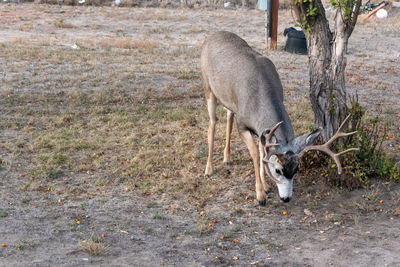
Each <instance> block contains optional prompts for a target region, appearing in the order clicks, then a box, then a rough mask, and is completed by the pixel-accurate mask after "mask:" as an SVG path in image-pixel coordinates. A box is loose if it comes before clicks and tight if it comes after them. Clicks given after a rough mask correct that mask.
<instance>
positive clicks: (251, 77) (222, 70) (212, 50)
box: [201, 31, 356, 206]
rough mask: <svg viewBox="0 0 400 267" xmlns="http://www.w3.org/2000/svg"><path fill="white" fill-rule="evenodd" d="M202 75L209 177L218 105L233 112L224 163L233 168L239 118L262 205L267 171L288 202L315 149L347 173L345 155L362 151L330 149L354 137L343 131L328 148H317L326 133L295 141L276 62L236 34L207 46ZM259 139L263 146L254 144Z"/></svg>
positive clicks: (223, 34)
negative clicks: (303, 159) (303, 162)
mask: <svg viewBox="0 0 400 267" xmlns="http://www.w3.org/2000/svg"><path fill="white" fill-rule="evenodd" d="M201 72H202V78H203V83H204V89H205V96H206V100H207V108H208V114H209V116H210V123H209V128H208V160H207V166H206V170H205V175H206V176H208V177H210V176H211V175H212V174H213V171H214V168H213V162H212V158H213V149H214V134H215V124H216V114H215V111H216V105H217V101H219V102H220V103H221V104H222V105H223V106H224V107H225V109H226V110H227V127H226V145H225V149H224V164H225V165H227V164H230V163H231V158H230V139H231V133H232V123H233V118H234V115H236V122H237V128H238V131H239V134H240V137H241V139H242V140H243V142H244V143H245V144H246V145H247V148H248V150H249V152H250V155H251V157H252V159H253V163H254V169H255V175H256V193H257V200H258V202H259V204H260V205H262V206H264V205H265V203H266V194H267V192H268V186H267V183H266V182H265V171H266V173H267V174H268V176H269V177H270V178H271V179H272V180H273V181H274V182H275V183H276V185H277V187H278V191H279V196H280V198H281V200H282V201H284V202H288V201H289V200H290V199H291V197H292V191H293V177H294V175H295V174H296V173H297V171H298V170H299V167H300V158H301V156H302V155H304V153H306V152H307V151H310V150H320V151H323V152H325V153H327V154H328V155H330V156H331V157H333V159H334V160H335V163H336V165H337V167H338V172H339V173H341V165H340V160H339V156H340V155H342V154H344V153H346V152H349V151H352V150H356V148H351V149H347V150H345V151H343V152H340V153H334V152H333V151H331V150H330V149H329V145H330V144H331V143H332V142H333V141H334V140H335V139H337V138H339V137H342V136H348V135H351V134H354V133H355V132H351V133H343V132H341V129H342V127H343V125H344V124H345V122H346V120H347V119H348V117H347V118H346V120H345V121H344V122H343V123H342V125H341V126H340V127H339V129H338V132H337V133H336V134H335V135H334V136H333V137H332V138H331V139H330V140H329V141H328V142H327V143H325V144H323V145H313V143H314V142H315V140H316V139H317V138H318V136H319V134H320V132H321V130H320V129H317V130H315V131H313V132H311V133H307V134H304V135H302V136H298V137H295V135H294V131H293V127H292V123H291V120H290V118H289V115H288V113H287V111H286V110H285V107H284V105H283V89H282V85H281V81H280V79H279V75H278V72H277V71H276V69H275V66H274V64H273V63H272V62H271V61H270V60H269V59H267V58H266V57H263V56H262V55H261V54H259V53H257V52H256V51H254V50H253V49H252V48H251V47H250V46H249V45H248V44H247V43H246V41H244V40H243V39H241V38H240V37H239V36H237V35H235V34H233V33H230V32H224V31H221V32H217V33H214V34H213V35H211V36H210V37H209V38H208V39H207V40H206V41H205V42H204V44H203V47H202V51H201ZM253 135H256V136H257V137H258V138H259V145H258V149H257V145H256V144H255V142H254V140H253Z"/></svg>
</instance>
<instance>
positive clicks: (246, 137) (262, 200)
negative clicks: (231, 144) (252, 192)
mask: <svg viewBox="0 0 400 267" xmlns="http://www.w3.org/2000/svg"><path fill="white" fill-rule="evenodd" d="M239 133H240V137H241V138H242V140H243V142H244V143H245V144H246V145H247V148H248V149H249V152H250V155H251V158H252V159H253V163H254V173H255V174H256V193H257V200H258V204H260V205H261V206H265V204H266V195H265V192H264V188H263V184H262V181H261V175H260V160H259V158H258V149H257V146H256V144H255V143H254V141H253V137H252V136H251V133H250V132H249V131H240V132H239Z"/></svg>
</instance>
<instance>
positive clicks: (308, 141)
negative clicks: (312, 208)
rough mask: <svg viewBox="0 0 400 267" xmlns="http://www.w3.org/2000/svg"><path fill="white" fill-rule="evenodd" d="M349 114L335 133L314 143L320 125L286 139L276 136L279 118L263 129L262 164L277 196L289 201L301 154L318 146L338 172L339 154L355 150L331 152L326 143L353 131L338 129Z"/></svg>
mask: <svg viewBox="0 0 400 267" xmlns="http://www.w3.org/2000/svg"><path fill="white" fill-rule="evenodd" d="M349 117H350V116H347V118H346V119H345V120H344V121H343V122H342V124H341V125H340V127H339V129H338V131H337V132H336V134H335V135H334V136H332V137H331V139H329V141H328V142H326V143H325V144H323V145H313V144H314V142H315V141H316V140H317V138H318V136H319V135H320V133H321V129H317V130H314V131H313V132H311V133H307V134H304V135H302V136H298V137H296V138H294V139H293V140H290V141H289V142H287V143H284V142H282V141H281V140H278V139H277V138H276V137H275V136H274V132H275V131H276V129H278V127H279V125H281V124H282V122H279V123H277V124H276V125H275V126H274V127H272V129H271V130H266V131H264V132H263V133H262V135H261V136H260V142H261V144H262V145H263V147H264V155H265V156H264V158H263V162H264V167H265V170H266V172H267V174H268V176H269V177H270V178H271V179H272V180H273V181H274V182H275V183H276V185H277V187H278V191H279V196H280V198H281V200H282V201H284V202H289V201H290V199H291V197H292V193H293V177H294V175H295V174H296V173H297V171H298V170H299V168H300V158H301V157H302V156H303V155H304V154H305V153H306V152H308V151H310V150H319V151H322V152H324V153H326V154H328V155H329V156H331V157H332V158H333V159H334V161H335V163H336V166H337V168H338V173H339V174H341V172H342V167H341V164H340V160H339V156H340V155H342V154H344V153H347V152H349V151H353V150H358V149H357V148H350V149H347V150H345V151H342V152H340V153H334V152H333V151H332V150H330V149H329V145H330V144H332V143H333V141H335V140H336V139H337V138H339V137H343V136H348V135H352V134H354V133H355V132H351V133H343V132H341V130H342V128H343V125H344V124H345V123H346V121H347V120H348V118H349Z"/></svg>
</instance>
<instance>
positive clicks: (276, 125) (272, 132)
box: [265, 121, 283, 147]
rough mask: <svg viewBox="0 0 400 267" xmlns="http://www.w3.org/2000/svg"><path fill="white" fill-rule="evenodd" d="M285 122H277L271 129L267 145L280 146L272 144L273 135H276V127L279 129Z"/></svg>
mask: <svg viewBox="0 0 400 267" xmlns="http://www.w3.org/2000/svg"><path fill="white" fill-rule="evenodd" d="M282 123H283V121H280V122H278V123H277V124H275V126H274V127H272V128H271V130H270V131H269V133H268V135H267V138H266V142H265V143H266V146H268V147H271V146H279V144H271V143H270V142H271V139H272V136H274V133H275V131H276V129H278V127H279V125H281V124H282Z"/></svg>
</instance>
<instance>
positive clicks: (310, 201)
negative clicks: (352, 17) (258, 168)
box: [0, 4, 400, 266]
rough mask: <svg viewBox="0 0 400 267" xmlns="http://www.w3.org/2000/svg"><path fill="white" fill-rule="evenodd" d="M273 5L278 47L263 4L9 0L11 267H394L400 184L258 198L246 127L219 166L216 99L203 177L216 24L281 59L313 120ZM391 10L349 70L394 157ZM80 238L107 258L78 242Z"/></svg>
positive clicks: (5, 174)
mask: <svg viewBox="0 0 400 267" xmlns="http://www.w3.org/2000/svg"><path fill="white" fill-rule="evenodd" d="M60 9H61V10H62V11H63V12H59V11H60ZM279 12H280V13H279V16H280V21H281V22H282V23H280V25H279V29H278V34H279V38H278V44H279V47H278V50H277V51H269V50H266V49H265V45H264V32H263V25H264V21H263V19H264V15H263V13H261V12H257V11H254V10H191V9H158V8H157V9H150V8H115V7H87V6H84V7H66V6H63V7H61V8H60V7H58V6H47V5H35V4H23V5H0V14H1V16H0V24H1V25H2V29H1V30H0V79H1V81H2V82H1V83H0V114H2V115H1V120H0V177H1V179H0V243H4V244H5V246H4V247H0V258H1V264H3V265H5V266H47V265H50V266H52V265H57V266H99V265H102V266H103V265H104V266H109V265H110V266H116V265H118V266H121V265H122V266H158V265H168V266H173V265H174V266H189V265H199V266H213V265H223V266H225V265H238V266H240V265H250V264H254V265H260V266H269V265H271V266H272V265H290V266H303V265H309V266H325V265H334V266H348V265H351V266H366V265H368V266H385V265H388V266H396V265H399V264H400V259H399V257H398V255H400V232H399V229H400V212H399V209H400V185H399V184H397V183H394V182H391V181H376V180H373V182H372V184H371V185H370V187H369V188H367V189H357V190H353V191H350V192H349V191H346V190H343V189H341V188H340V187H333V186H331V185H328V184H327V183H326V180H325V179H324V178H322V177H319V176H318V175H317V176H315V177H307V176H302V177H297V178H296V180H295V189H294V197H293V200H292V201H291V202H290V203H283V202H281V201H280V200H279V198H278V195H277V190H276V188H274V190H273V192H272V193H271V194H270V198H269V199H268V200H267V205H266V207H259V206H258V204H257V201H256V200H255V192H254V182H255V181H254V180H255V179H254V174H253V173H252V171H251V169H252V168H251V161H250V157H249V155H248V152H247V150H246V148H245V146H244V144H242V143H241V141H240V140H239V137H238V136H237V134H236V133H235V134H234V135H233V140H232V149H233V155H232V156H233V160H234V165H233V166H231V167H230V169H229V173H228V172H227V170H226V169H225V167H224V166H223V164H222V157H223V153H222V149H223V144H224V138H223V133H224V131H225V127H224V123H223V119H222V118H223V117H222V116H223V115H224V113H223V110H222V109H221V110H219V111H218V115H219V117H220V119H221V122H222V123H219V124H218V128H217V138H216V151H215V168H216V174H215V175H214V176H213V177H212V178H211V179H206V178H204V177H203V170H204V167H205V161H206V156H205V155H206V128H207V122H208V119H207V115H206V112H205V105H204V100H203V96H202V90H201V81H200V78H199V77H200V75H199V70H198V63H199V58H198V56H199V47H200V45H201V43H202V42H203V40H204V38H205V37H206V36H207V35H208V34H209V33H211V32H213V31H216V30H230V31H233V32H236V33H238V34H239V35H240V36H242V37H243V38H244V39H246V40H247V41H248V42H249V44H250V45H251V46H253V47H255V48H256V49H257V50H258V51H260V52H262V53H263V54H266V55H267V56H268V57H269V58H271V60H272V61H273V62H274V63H275V64H276V66H277V69H278V71H279V73H280V76H281V79H282V83H283V85H284V88H285V97H286V100H285V101H286V102H285V104H286V105H287V106H288V109H289V108H291V107H296V108H294V109H293V110H292V109H291V111H290V115H291V116H292V118H293V117H297V118H299V119H298V120H297V121H296V122H294V125H295V127H296V131H298V132H301V131H303V130H304V129H307V127H308V125H309V123H310V121H311V117H310V116H309V115H307V114H309V110H310V108H309V106H307V103H308V100H307V96H308V89H307V88H308V74H307V73H308V71H307V68H308V67H307V57H305V56H298V55H292V54H288V53H286V52H284V51H283V46H284V42H285V39H284V37H283V35H282V33H283V30H284V28H286V27H288V26H291V25H293V24H295V21H294V19H293V17H292V16H291V12H290V10H280V11H279ZM396 12H397V11H395V10H394V9H392V11H391V12H389V18H388V19H386V20H383V21H379V20H377V19H376V18H372V19H370V20H369V21H367V22H365V23H363V24H359V25H358V26H357V28H356V29H355V31H354V33H353V35H352V37H351V39H350V43H349V54H348V57H347V60H348V66H347V69H346V77H347V86H348V92H349V94H353V93H355V92H356V91H357V92H358V95H359V98H360V101H361V102H362V103H363V104H364V105H366V106H367V108H368V112H369V116H370V117H372V116H373V115H376V114H380V115H381V116H382V118H383V119H382V120H386V121H387V122H389V125H390V135H389V137H388V140H387V141H388V143H387V144H388V145H387V146H388V147H387V150H389V151H390V152H392V153H393V154H395V155H397V154H398V153H399V152H400V146H399V142H400V136H399V131H398V129H400V128H399V127H400V122H399V120H398V116H399V110H400V109H399V108H400V106H399V105H400V104H399V103H400V90H399V89H400V88H399V84H400V80H399V79H400V78H399V77H400V75H399V73H398V72H399V69H398V60H399V56H400V50H399V49H400V46H399V45H398V39H399V36H400V31H399V29H400V27H399V23H400V20H399V17H398V16H399V13H398V12H397V13H396ZM329 16H331V14H330V15H329ZM10 18H12V19H10ZM283 22H284V23H283ZM371 36H372V37H373V38H372V39H371ZM106 38H112V39H114V40H116V41H114V42H112V43H111V44H110V43H104V42H105V41H107V40H108V39H106ZM138 40H140V41H141V46H140V47H141V48H140V49H138V48H137V47H135V46H134V44H135V41H138ZM74 44H76V45H77V46H78V47H79V49H74V48H73V47H72V46H73V45H74ZM121 47H122V48H121ZM304 103H306V104H304ZM284 213H285V215H284ZM102 234H104V236H102ZM82 240H92V241H93V242H96V243H98V244H101V245H103V246H104V248H105V252H104V253H103V254H101V255H98V256H95V255H92V254H90V253H88V252H87V251H85V250H82V249H81V247H80V246H79V244H80V241H82Z"/></svg>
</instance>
